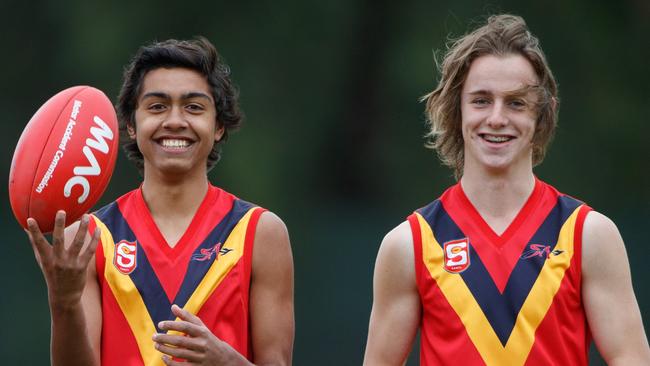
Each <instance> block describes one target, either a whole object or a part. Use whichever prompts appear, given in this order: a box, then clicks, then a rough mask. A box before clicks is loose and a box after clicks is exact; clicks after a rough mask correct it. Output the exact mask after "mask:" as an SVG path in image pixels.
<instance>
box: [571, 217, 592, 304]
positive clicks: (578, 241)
mask: <svg viewBox="0 0 650 366" xmlns="http://www.w3.org/2000/svg"><path fill="white" fill-rule="evenodd" d="M578 210H580V211H578V217H576V224H575V225H576V226H575V230H574V234H573V235H574V237H573V252H574V254H573V255H574V256H575V258H576V261H575V263H576V265H577V270H578V271H577V272H578V275H579V276H580V278H582V234H583V228H584V226H585V218H586V217H587V214H588V213H589V212H590V211H591V210H592V208H591V207H589V206H587V205H582V206H580V208H579V209H578ZM580 284H581V285H580V293H582V281H580Z"/></svg>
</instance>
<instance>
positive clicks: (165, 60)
mask: <svg viewBox="0 0 650 366" xmlns="http://www.w3.org/2000/svg"><path fill="white" fill-rule="evenodd" d="M161 67H162V68H174V67H183V68H188V69H191V70H195V71H197V72H199V73H200V74H201V75H203V76H205V78H206V79H207V81H208V85H210V89H211V90H212V97H213V99H214V101H215V107H216V110H217V119H216V121H215V123H217V126H220V127H224V134H223V137H222V139H221V140H220V141H218V142H216V143H215V144H214V146H213V147H212V151H211V152H210V155H208V163H207V168H208V170H210V169H212V167H214V165H215V164H216V163H217V162H218V161H219V158H220V157H221V146H220V145H221V144H220V142H221V141H225V140H226V139H227V138H228V133H229V132H231V131H234V130H236V129H237V128H239V126H240V125H241V121H242V118H243V115H242V112H241V111H240V109H239V104H238V98H239V93H238V90H237V88H236V86H235V85H234V84H233V83H232V81H231V80H230V68H229V67H228V65H226V64H225V63H224V62H223V60H222V59H221V57H220V56H219V53H218V52H217V50H216V48H215V47H214V45H212V43H210V41H208V40H207V39H206V38H204V37H197V38H196V39H194V40H187V41H184V40H175V39H169V40H166V41H162V42H154V43H152V44H150V45H147V46H142V47H140V49H139V50H138V52H137V53H136V54H135V56H134V57H133V59H132V60H131V62H130V63H129V64H128V65H127V67H126V68H125V70H124V83H123V84H122V89H121V90H120V95H119V96H118V101H117V105H116V110H117V117H118V120H119V125H120V133H121V134H122V141H123V142H122V148H123V149H124V152H125V153H126V156H127V158H129V160H132V161H133V162H134V163H135V165H136V167H137V168H138V170H139V171H140V173H142V172H143V171H144V157H143V156H142V153H141V152H140V149H139V148H138V145H137V143H136V142H135V140H133V139H131V138H129V137H128V131H127V128H128V127H131V128H134V129H135V126H136V123H135V111H136V109H137V107H138V97H139V96H140V92H141V91H142V83H143V81H144V77H145V75H146V74H147V73H148V72H149V71H151V70H154V69H158V68H161Z"/></svg>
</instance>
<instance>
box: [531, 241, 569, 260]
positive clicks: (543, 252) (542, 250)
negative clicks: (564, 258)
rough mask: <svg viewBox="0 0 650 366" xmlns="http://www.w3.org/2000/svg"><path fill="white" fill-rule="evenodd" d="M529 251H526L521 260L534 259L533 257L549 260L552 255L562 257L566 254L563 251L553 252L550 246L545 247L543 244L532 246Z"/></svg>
mask: <svg viewBox="0 0 650 366" xmlns="http://www.w3.org/2000/svg"><path fill="white" fill-rule="evenodd" d="M529 248H530V249H528V250H526V251H524V253H523V254H522V255H521V259H528V258H533V257H539V258H544V257H546V259H548V258H549V257H550V256H551V254H553V255H560V254H562V253H564V251H563V250H559V249H556V250H553V251H551V246H550V245H543V244H530V245H529Z"/></svg>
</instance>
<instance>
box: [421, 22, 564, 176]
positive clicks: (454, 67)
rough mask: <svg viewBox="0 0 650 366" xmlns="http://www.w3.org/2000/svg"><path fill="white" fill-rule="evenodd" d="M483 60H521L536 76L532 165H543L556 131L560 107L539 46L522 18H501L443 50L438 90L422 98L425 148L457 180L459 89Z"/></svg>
mask: <svg viewBox="0 0 650 366" xmlns="http://www.w3.org/2000/svg"><path fill="white" fill-rule="evenodd" d="M484 55H495V56H508V55H521V56H523V57H524V58H525V59H526V60H528V62H530V64H531V65H532V67H533V69H534V70H535V74H536V75H537V79H538V81H539V83H538V85H534V86H532V87H533V89H534V90H535V91H537V93H538V102H537V123H536V126H535V134H534V136H533V165H537V164H539V163H541V162H542V160H544V155H545V153H546V148H547V146H548V144H549V142H550V141H551V139H552V138H553V134H554V131H555V127H556V126H557V111H558V106H559V101H558V96H557V93H558V90H557V83H556V82H555V78H554V77H553V73H552V72H551V70H550V68H549V67H548V63H547V61H546V57H545V56H544V52H543V51H542V49H541V47H540V45H539V40H538V39H537V37H535V36H534V35H532V34H531V33H530V31H529V30H528V27H527V26H526V22H525V21H524V19H523V18H521V17H519V16H516V15H510V14H501V15H493V16H490V17H489V18H488V20H487V22H486V23H485V24H484V25H483V26H481V27H479V28H477V29H475V30H474V31H472V32H471V33H468V34H466V35H464V36H462V37H460V38H458V39H456V40H454V41H452V42H451V43H450V44H449V45H448V46H447V52H446V53H445V56H444V58H443V60H442V63H437V66H438V69H439V70H440V72H441V77H440V81H439V82H438V86H437V87H436V89H434V90H433V91H432V92H430V93H429V94H427V95H425V96H424V97H422V100H423V101H426V110H425V113H426V118H427V125H428V126H429V131H428V133H427V134H426V136H425V137H426V138H427V143H426V146H427V147H429V148H432V149H434V150H436V151H437V153H438V156H439V157H440V160H441V161H442V162H443V163H444V164H445V165H447V166H449V167H450V168H452V169H453V170H454V175H455V176H456V179H459V178H460V177H461V176H462V174H463V164H464V144H463V136H462V131H461V117H462V116H461V111H460V97H461V91H462V89H463V83H464V82H465V79H466V77H467V74H468V72H469V68H470V66H471V64H472V62H473V61H474V60H476V59H477V58H479V57H481V56H484Z"/></svg>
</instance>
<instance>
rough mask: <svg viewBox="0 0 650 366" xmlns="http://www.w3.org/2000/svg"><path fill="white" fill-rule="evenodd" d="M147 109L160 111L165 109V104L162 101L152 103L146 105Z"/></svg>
mask: <svg viewBox="0 0 650 366" xmlns="http://www.w3.org/2000/svg"><path fill="white" fill-rule="evenodd" d="M147 110H148V111H151V112H161V111H163V110H165V105H164V104H162V103H153V104H150V105H149V106H148V107H147Z"/></svg>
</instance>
